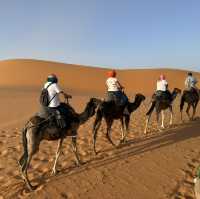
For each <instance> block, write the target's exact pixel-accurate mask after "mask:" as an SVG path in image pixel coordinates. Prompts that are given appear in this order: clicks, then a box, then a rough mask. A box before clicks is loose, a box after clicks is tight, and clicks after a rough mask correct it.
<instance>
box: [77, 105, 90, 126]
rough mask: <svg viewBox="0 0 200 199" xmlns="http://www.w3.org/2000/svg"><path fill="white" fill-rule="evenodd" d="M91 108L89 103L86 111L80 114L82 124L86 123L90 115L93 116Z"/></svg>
mask: <svg viewBox="0 0 200 199" xmlns="http://www.w3.org/2000/svg"><path fill="white" fill-rule="evenodd" d="M90 109H91V107H89V105H88V104H87V105H86V107H85V109H84V111H83V112H82V113H80V114H79V121H80V124H84V123H85V122H86V121H87V120H88V119H89V118H90V117H92V114H91V110H90Z"/></svg>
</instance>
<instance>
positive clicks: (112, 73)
mask: <svg viewBox="0 0 200 199" xmlns="http://www.w3.org/2000/svg"><path fill="white" fill-rule="evenodd" d="M116 75H117V74H116V71H115V70H111V71H108V77H116Z"/></svg>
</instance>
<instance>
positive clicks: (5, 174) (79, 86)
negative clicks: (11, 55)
mask: <svg viewBox="0 0 200 199" xmlns="http://www.w3.org/2000/svg"><path fill="white" fill-rule="evenodd" d="M161 71H162V73H165V74H167V77H169V81H170V84H171V87H175V86H176V87H180V88H182V87H183V81H184V77H185V73H186V72H184V71H175V70H164V71H163V70H161ZM161 71H160V70H143V71H141V70H137V71H131V70H130V71H119V78H120V80H121V81H122V82H123V83H124V84H125V85H126V88H127V90H128V94H129V96H133V94H134V93H136V92H142V93H144V94H145V95H149V94H151V93H152V92H153V82H155V80H156V79H157V76H158V74H160V73H161ZM50 72H54V73H56V74H58V75H59V76H60V77H61V85H63V87H64V88H65V89H66V90H68V91H70V92H71V93H72V94H73V99H72V100H71V104H72V105H73V106H74V107H75V108H76V110H77V111H78V112H80V111H82V110H83V108H84V106H85V103H86V102H87V101H88V99H89V98H90V97H91V96H100V97H103V96H104V89H105V87H104V81H105V72H106V70H105V69H98V68H89V67H82V66H72V65H63V64H57V63H52V62H50V63H49V62H40V61H36V62H35V61H32V60H22V61H20V60H18V61H6V62H0V87H1V89H0V91H1V98H0V102H1V105H2V106H1V113H0V129H1V130H0V198H1V196H2V197H3V198H39V199H40V198H41V199H43V198H84V199H85V198H106V199H107V198H136V199H146V198H148V199H157V198H159V199H165V198H174V199H175V198H176V199H178V198H188V199H189V198H194V193H193V184H192V181H193V176H194V173H195V169H196V167H197V166H198V165H199V163H200V162H199V157H200V153H199V149H200V146H199V141H200V137H199V131H200V124H199V120H198V118H197V121H194V122H187V118H186V116H185V115H184V119H185V123H184V124H182V123H181V122H180V115H179V111H178V110H179V101H180V97H178V98H177V99H176V101H175V105H174V110H175V119H174V123H175V125H173V126H172V127H169V126H167V130H166V131H163V132H161V133H159V132H158V131H157V130H156V123H155V115H153V119H152V122H151V125H150V129H149V130H150V131H151V133H149V134H148V135H147V136H144V135H143V130H144V121H145V112H146V111H147V109H148V107H149V103H150V99H149V98H148V97H147V100H146V101H145V103H144V104H143V105H141V107H140V108H139V109H138V110H137V111H136V112H135V113H133V115H132V118H131V125H130V134H129V136H128V143H127V144H126V145H124V146H123V147H120V148H117V149H116V148H113V147H112V146H111V145H110V144H109V143H108V142H107V140H106V137H105V124H104V123H103V124H102V127H101V129H100V132H99V136H98V140H97V149H98V150H99V151H100V153H99V154H98V155H97V156H95V155H94V154H93V151H92V131H91V129H92V125H93V120H94V118H92V119H90V120H89V121H88V122H87V123H86V124H85V125H83V126H81V128H80V130H79V138H78V148H79V153H80V155H81V158H82V160H83V161H85V162H86V164H85V165H83V166H81V167H80V168H76V167H75V164H74V156H73V154H72V152H71V148H70V139H69V140H66V141H65V144H64V148H63V154H62V155H61V157H60V159H59V169H60V173H59V175H58V176H55V177H50V176H49V175H50V169H51V167H52V164H53V158H54V155H55V150H56V145H57V142H46V141H44V142H43V143H42V145H41V147H40V152H39V153H38V154H37V155H36V156H35V158H34V160H33V162H32V166H31V168H30V169H29V172H30V178H31V179H32V180H33V183H34V184H39V188H38V190H37V191H35V192H33V193H29V192H28V191H27V190H26V188H25V186H24V183H23V181H22V180H21V178H20V176H19V171H18V167H17V159H18V158H19V156H20V154H21V151H22V145H21V132H20V129H21V127H22V125H23V124H24V122H25V121H26V120H27V119H28V118H29V117H30V116H31V115H32V114H33V113H35V112H36V111H37V109H38V101H37V100H38V95H39V91H40V88H41V84H42V83H43V81H44V79H45V77H46V76H47V74H49V73H50ZM97 74H98V75H97ZM66 80H67V81H66ZM91 82H95V83H92V84H91ZM199 114H200V109H198V113H197V115H199ZM168 116H169V115H168ZM168 116H167V118H166V121H169V117H168ZM112 137H113V140H114V141H115V142H116V143H117V142H118V140H119V137H120V125H119V122H115V123H114V125H113V135H112Z"/></svg>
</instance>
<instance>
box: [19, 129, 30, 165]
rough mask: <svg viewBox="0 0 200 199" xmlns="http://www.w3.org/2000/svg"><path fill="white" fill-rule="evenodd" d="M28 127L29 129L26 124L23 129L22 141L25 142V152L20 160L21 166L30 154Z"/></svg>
mask: <svg viewBox="0 0 200 199" xmlns="http://www.w3.org/2000/svg"><path fill="white" fill-rule="evenodd" d="M27 129H28V128H27V126H25V127H24V128H23V129H22V143H23V148H24V153H23V155H22V157H21V158H20V160H19V164H20V166H22V165H23V163H24V159H25V157H27V156H28V149H27V139H26V133H27Z"/></svg>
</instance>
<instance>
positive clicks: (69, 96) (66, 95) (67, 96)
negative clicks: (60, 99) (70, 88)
mask: <svg viewBox="0 0 200 199" xmlns="http://www.w3.org/2000/svg"><path fill="white" fill-rule="evenodd" d="M63 94H64V97H65V98H66V99H67V98H69V99H70V98H72V96H71V95H68V94H66V93H63Z"/></svg>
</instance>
